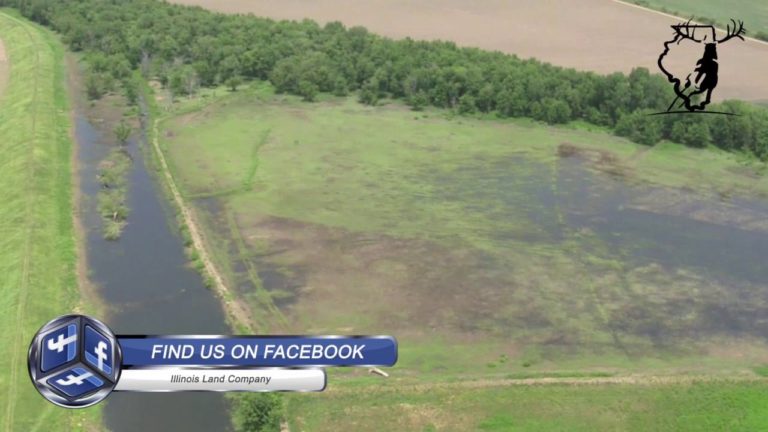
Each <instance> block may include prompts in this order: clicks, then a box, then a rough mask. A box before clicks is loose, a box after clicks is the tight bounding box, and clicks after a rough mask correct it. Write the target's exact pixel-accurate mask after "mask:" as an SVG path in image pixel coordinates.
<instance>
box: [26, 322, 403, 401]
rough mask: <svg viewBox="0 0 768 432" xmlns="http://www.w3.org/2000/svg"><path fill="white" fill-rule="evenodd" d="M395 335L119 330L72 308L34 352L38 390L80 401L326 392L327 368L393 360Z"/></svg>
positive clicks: (43, 332)
mask: <svg viewBox="0 0 768 432" xmlns="http://www.w3.org/2000/svg"><path fill="white" fill-rule="evenodd" d="M396 362H397V341H396V340H395V339H394V338H393V337H391V336H220V335H180V336H144V335H130V336H115V335H114V334H113V333H112V332H111V331H110V330H109V329H108V328H107V327H106V326H105V325H104V324H102V323H101V322H99V321H97V320H95V319H92V318H88V317H84V316H80V315H69V316H65V317H61V318H58V319H56V320H53V321H51V322H50V323H48V324H46V325H45V326H43V328H41V329H40V331H39V332H38V333H37V335H36V336H35V338H34V340H33V342H32V345H31V346H30V351H29V370H30V376H31V377H32V381H33V382H34V384H35V386H36V387H37V389H38V391H40V393H41V394H42V395H43V396H44V397H45V398H46V399H48V400H50V401H51V402H53V403H55V404H57V405H60V406H64V407H68V408H77V407H85V406H90V405H93V404H95V403H97V402H99V401H101V400H103V399H104V398H106V397H107V396H108V395H109V393H110V392H111V391H113V390H114V391H135V392H176V391H217V392H223V391H247V392H269V391H292V392H306V391H323V390H325V387H326V384H327V375H326V373H325V370H324V369H323V368H325V367H374V366H384V367H387V366H394V365H395V363H396Z"/></svg>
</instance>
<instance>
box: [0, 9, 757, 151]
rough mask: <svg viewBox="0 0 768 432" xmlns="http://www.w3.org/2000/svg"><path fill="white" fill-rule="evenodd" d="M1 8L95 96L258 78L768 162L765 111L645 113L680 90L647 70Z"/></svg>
mask: <svg viewBox="0 0 768 432" xmlns="http://www.w3.org/2000/svg"><path fill="white" fill-rule="evenodd" d="M0 5H6V6H14V7H17V8H19V9H20V10H21V11H22V13H23V14H24V15H25V16H27V17H28V18H30V19H32V20H34V21H37V22H39V23H41V24H44V25H48V26H50V27H52V28H53V29H55V30H56V31H58V32H59V33H60V34H61V35H62V37H63V39H64V41H65V42H66V43H68V44H69V46H70V48H71V49H73V50H75V51H83V52H85V54H86V59H87V60H88V63H89V65H90V72H89V74H90V75H89V77H88V78H87V79H86V86H87V91H88V94H89V96H90V97H94V98H96V97H99V96H100V95H101V94H103V93H104V92H107V91H114V90H116V89H117V88H118V87H120V86H122V87H123V88H124V89H125V93H126V95H128V96H130V95H134V97H135V85H136V83H135V82H133V81H132V77H133V75H132V73H131V71H132V70H140V71H141V72H142V73H143V74H144V76H145V77H147V78H153V79H158V80H159V81H160V82H161V83H162V84H163V85H165V86H167V87H168V88H169V89H170V90H171V91H172V92H173V93H174V94H177V95H188V94H193V93H195V92H196V91H197V90H198V89H199V88H200V87H203V86H212V85H217V84H226V85H228V86H230V87H233V88H237V85H239V83H240V82H241V81H243V80H254V79H259V80H269V81H271V82H272V84H274V86H275V88H276V89H277V90H278V91H280V92H288V93H293V94H298V95H301V96H302V97H303V98H304V99H305V100H308V101H312V100H314V99H315V97H316V95H317V94H318V92H331V93H334V94H337V95H345V94H347V93H348V92H358V95H359V99H360V101H361V102H363V103H368V104H375V103H377V102H378V101H379V100H380V99H381V98H386V97H388V98H395V99H401V100H404V101H405V102H406V103H408V104H409V105H410V106H412V107H413V108H414V109H422V108H423V107H425V106H427V105H432V106H436V107H441V108H448V109H455V110H457V111H458V112H460V113H475V112H481V113H496V114H497V115H499V116H502V117H531V118H534V119H537V120H541V121H545V122H548V123H565V122H568V121H571V120H585V121H588V122H590V123H594V124H598V125H601V126H606V127H610V128H614V130H615V131H616V133H618V134H620V135H623V136H626V137H628V138H630V139H632V140H634V141H637V142H640V143H644V144H649V145H650V144H654V143H656V142H658V141H659V140H660V139H664V138H667V139H672V140H675V141H678V142H682V143H684V144H687V145H691V146H696V147H704V146H708V145H716V146H718V147H721V148H724V149H729V150H737V151H747V152H751V153H753V154H755V155H757V156H758V157H761V158H763V159H766V158H768V113H767V112H766V110H764V109H762V108H757V107H753V106H750V105H747V104H744V103H739V102H727V103H723V104H720V105H719V106H718V105H712V106H711V108H712V109H713V110H721V111H730V112H737V113H739V114H741V115H740V116H738V117H719V116H704V115H690V116H648V115H646V114H647V113H649V112H653V111H662V110H665V109H666V108H667V106H668V105H669V103H670V102H671V101H672V99H673V98H674V94H673V93H672V92H671V89H670V88H669V86H668V85H667V83H666V82H664V79H663V78H662V77H660V76H656V75H652V74H650V73H649V71H648V70H646V69H642V68H638V69H635V70H633V71H632V72H631V73H630V74H629V75H624V74H620V73H615V74H611V75H607V76H602V75H597V74H594V73H590V72H579V71H575V70H573V69H565V68H560V67H555V66H552V65H549V64H545V63H541V62H539V61H537V60H522V59H519V58H517V57H515V56H513V55H507V54H503V53H499V52H488V51H482V50H479V49H474V48H459V47H457V46H456V45H455V44H453V43H450V42H439V41H437V42H420V41H414V40H411V39H404V40H399V41H394V40H390V39H387V38H383V37H379V36H376V35H373V34H370V33H368V31H366V29H364V28H362V27H353V28H349V29H347V28H345V27H344V26H343V25H342V24H340V23H337V22H334V23H329V24H326V25H325V26H322V27H321V26H320V25H318V24H317V23H315V22H313V21H309V20H305V21H302V22H286V21H282V22H277V21H273V20H270V19H264V18H258V17H255V16H252V15H222V14H217V13H213V12H209V11H206V10H204V9H201V8H195V7H186V6H178V5H170V4H167V3H164V2H160V1H156V0H24V1H21V0H0ZM131 87H133V88H134V89H131ZM683 117H685V118H684V119H683Z"/></svg>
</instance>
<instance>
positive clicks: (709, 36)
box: [654, 19, 746, 115]
mask: <svg viewBox="0 0 768 432" xmlns="http://www.w3.org/2000/svg"><path fill="white" fill-rule="evenodd" d="M731 24H733V28H731ZM731 24H728V26H727V28H726V35H725V36H724V37H723V38H720V39H718V38H717V31H716V29H715V27H714V26H711V25H701V24H691V21H690V20H689V21H688V22H685V23H680V24H676V25H673V26H672V29H673V30H674V31H675V33H674V36H673V38H672V39H670V40H668V41H666V42H665V43H664V51H663V52H662V53H661V55H659V59H658V61H657V64H658V65H659V69H661V71H662V72H663V73H664V75H665V76H666V77H667V81H669V82H670V83H672V85H673V89H674V91H675V95H676V97H675V99H674V100H673V101H672V103H671V104H670V105H669V108H667V111H665V112H660V113H654V115H656V114H688V113H704V112H707V113H711V114H724V115H735V114H733V113H727V112H716V111H704V109H705V108H706V106H707V105H709V103H710V102H711V101H712V92H713V91H714V90H715V87H717V83H718V72H719V68H720V65H719V63H718V58H717V47H718V46H720V45H722V44H724V43H725V42H728V41H729V40H731V39H733V38H737V39H741V40H742V41H743V40H744V37H743V36H742V35H743V34H745V32H746V30H745V29H744V22H742V21H738V22H737V21H736V20H733V19H732V20H731ZM683 42H684V43H688V44H690V43H695V44H700V45H703V53H702V55H701V58H700V59H699V60H698V61H697V62H696V66H695V68H694V69H693V71H692V72H690V73H688V74H687V75H681V74H680V73H679V72H676V71H673V70H672V69H671V68H670V67H669V66H668V65H666V64H665V60H666V59H667V58H669V57H671V56H674V55H675V54H674V52H675V49H674V48H675V47H677V46H679V45H680V44H681V43H683ZM702 98H703V100H702ZM678 102H679V104H678ZM675 108H677V109H678V110H675V111H673V109H675ZM682 108H684V110H682Z"/></svg>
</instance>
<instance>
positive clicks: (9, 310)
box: [0, 10, 99, 431]
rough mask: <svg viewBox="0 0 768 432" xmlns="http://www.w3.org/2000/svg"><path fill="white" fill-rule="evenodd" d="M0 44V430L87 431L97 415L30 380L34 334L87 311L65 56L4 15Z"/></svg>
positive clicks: (47, 36) (43, 34)
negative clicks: (4, 74) (54, 399)
mask: <svg viewBox="0 0 768 432" xmlns="http://www.w3.org/2000/svg"><path fill="white" fill-rule="evenodd" d="M0 39H2V40H3V42H4V44H5V48H6V51H7V53H8V56H9V58H10V62H11V75H10V82H9V83H8V86H7V87H6V89H5V93H4V94H3V95H2V96H0V152H2V155H3V156H2V172H3V175H2V176H1V177H0V202H2V206H1V207H0V212H2V214H1V215H0V220H2V222H0V239H2V240H0V254H1V255H0V298H1V299H2V300H1V302H2V311H3V313H2V318H0V327H1V328H2V329H3V332H2V335H0V419H2V421H0V428H2V430H5V431H48V430H85V429H87V428H88V425H93V424H98V421H99V420H98V416H99V410H98V409H90V410H84V411H71V410H65V409H62V408H57V407H55V406H54V405H52V404H51V403H49V402H47V401H46V400H45V399H43V398H42V397H41V396H40V395H39V394H38V393H37V391H36V390H35V389H34V387H33V385H32V383H31V382H30V379H29V375H28V372H27V349H28V347H29V343H30V341H31V340H32V336H33V335H34V333H35V331H37V330H38V328H39V327H40V326H42V325H43V324H45V323H46V322H47V321H49V320H51V319H53V318H55V317H56V316H58V315H61V314H65V313H68V312H72V311H73V310H75V309H76V308H79V309H80V310H82V308H83V305H82V304H81V302H80V296H79V291H78V284H77V280H76V276H75V261H76V251H75V234H74V232H73V221H72V209H73V207H72V181H71V173H72V169H71V166H70V164H71V151H72V142H71V140H70V135H69V133H70V122H69V108H68V102H67V93H66V89H65V80H64V65H63V48H62V46H61V44H60V43H59V41H58V40H57V39H56V38H55V37H54V36H53V35H52V34H51V33H50V32H48V31H46V30H43V29H41V28H40V27H38V26H35V25H32V24H30V23H28V22H26V21H24V20H22V19H20V18H17V17H16V16H15V15H12V13H11V12H8V11H4V10H2V11H0Z"/></svg>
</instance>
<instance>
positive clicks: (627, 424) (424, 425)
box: [288, 382, 768, 432]
mask: <svg viewBox="0 0 768 432" xmlns="http://www.w3.org/2000/svg"><path fill="white" fill-rule="evenodd" d="M338 387H339V388H338V390H336V389H334V390H328V391H327V392H325V393H323V394H318V395H291V397H290V398H289V404H288V412H289V413H290V414H289V416H290V421H289V422H290V425H291V430H303V431H336V430H377V431H469V430H477V431H526V432H534V431H536V432H549V431H569V432H577V431H584V432H590V431H637V432H645V431H676V432H683V431H690V432H699V431H705V430H706V431H730V432H736V431H743V432H748V431H760V430H765V429H766V428H767V427H768V397H766V386H765V385H760V384H734V383H728V382H723V383H699V384H683V385H663V384H662V385H640V386H632V385H576V386H574V385H538V386H525V385H520V386H508V387H501V386H498V387H494V386H489V387H484V388H472V387H468V388H461V387H456V386H453V387H452V386H445V387H437V388H428V389H427V388H425V389H408V388H405V389H403V388H398V387H396V386H384V387H369V388H367V389H366V390H361V389H359V388H345V387H344V386H338Z"/></svg>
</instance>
